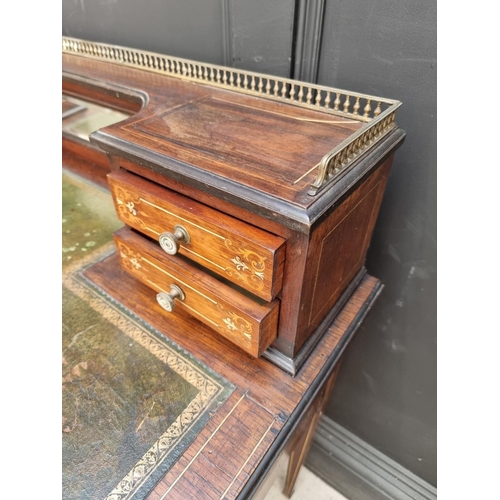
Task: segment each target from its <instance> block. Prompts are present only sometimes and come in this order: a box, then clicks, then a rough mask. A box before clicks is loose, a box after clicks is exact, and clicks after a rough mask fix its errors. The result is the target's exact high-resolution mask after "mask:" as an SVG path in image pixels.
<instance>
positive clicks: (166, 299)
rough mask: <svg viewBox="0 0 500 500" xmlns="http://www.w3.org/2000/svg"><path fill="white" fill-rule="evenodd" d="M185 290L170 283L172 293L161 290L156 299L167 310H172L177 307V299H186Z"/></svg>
mask: <svg viewBox="0 0 500 500" xmlns="http://www.w3.org/2000/svg"><path fill="white" fill-rule="evenodd" d="M185 297H186V296H185V295H184V292H183V291H182V289H181V288H180V287H178V286H177V285H170V293H166V292H160V293H159V294H158V295H157V296H156V301H157V302H158V304H160V306H161V307H163V309H165V311H168V312H172V311H173V310H174V307H175V299H179V300H184V299H185Z"/></svg>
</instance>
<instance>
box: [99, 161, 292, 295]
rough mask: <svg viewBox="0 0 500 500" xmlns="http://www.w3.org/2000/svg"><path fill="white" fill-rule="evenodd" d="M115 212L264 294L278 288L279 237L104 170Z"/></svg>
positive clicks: (170, 248)
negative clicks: (106, 172) (106, 174)
mask: <svg viewBox="0 0 500 500" xmlns="http://www.w3.org/2000/svg"><path fill="white" fill-rule="evenodd" d="M108 180H109V185H110V188H111V193H112V196H113V200H114V203H115V207H116V211H117V213H118V217H120V219H121V220H122V221H123V222H124V223H125V224H127V225H129V226H131V227H133V228H134V229H137V230H138V231H140V232H142V233H144V234H146V235H147V236H149V237H151V238H153V239H155V240H156V241H158V242H159V243H160V245H161V247H162V248H163V250H164V251H165V252H166V253H168V254H170V255H175V254H176V253H180V254H182V255H185V256H186V257H188V258H189V259H191V260H193V261H195V262H197V263H199V264H201V265H202V266H204V267H206V268H207V269H210V270H211V271H213V272H215V273H216V274H218V275H220V276H222V277H224V278H226V279H228V280H229V281H232V282H233V283H235V284H237V285H239V286H241V287H242V288H244V289H245V290H248V291H249V292H252V293H253V294H255V295H257V296H258V297H261V298H263V299H264V300H268V301H269V300H272V299H273V298H274V297H276V295H277V294H278V293H279V291H280V290H281V285H282V281H283V264H284V258H285V241H284V240H283V239H282V238H280V237H278V236H275V235H273V234H269V233H267V232H266V231H263V230H262V229H259V228H256V227H254V226H251V225H249V224H247V223H245V222H242V221H240V220H238V219H235V218H233V217H231V216H229V215H226V214H223V213H221V212H219V211H217V210H214V209H213V208H210V207H207V206H206V205H202V204H201V203H198V202H196V201H194V200H192V199H190V198H187V197H185V196H183V195H180V194H178V193H175V192H173V191H170V190H169V189H167V188H165V187H163V186H158V185H157V184H154V183H153V182H150V181H148V180H145V179H143V178H142V177H139V176H136V175H135V174H131V173H128V172H126V171H124V170H119V171H117V172H112V173H111V174H108Z"/></svg>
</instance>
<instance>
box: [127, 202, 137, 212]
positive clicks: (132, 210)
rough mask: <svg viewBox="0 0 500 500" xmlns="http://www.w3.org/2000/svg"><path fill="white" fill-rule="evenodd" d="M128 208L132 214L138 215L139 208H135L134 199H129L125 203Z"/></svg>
mask: <svg viewBox="0 0 500 500" xmlns="http://www.w3.org/2000/svg"><path fill="white" fill-rule="evenodd" d="M125 206H126V207H127V208H128V211H129V212H130V213H131V214H132V215H137V210H136V209H135V208H134V207H135V205H134V202H133V201H129V202H128V203H127V204H126V205H125Z"/></svg>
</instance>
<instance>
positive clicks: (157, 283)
mask: <svg viewBox="0 0 500 500" xmlns="http://www.w3.org/2000/svg"><path fill="white" fill-rule="evenodd" d="M114 240H115V244H116V247H117V252H118V255H119V256H120V262H121V264H122V266H123V268H124V269H126V270H127V271H128V272H129V273H130V274H132V275H133V276H135V277H136V278H137V279H139V280H140V281H141V282H143V283H144V284H145V285H147V286H149V287H150V288H152V289H153V290H155V291H156V292H157V296H156V298H157V301H158V303H159V304H160V305H161V306H162V307H163V309H164V310H165V311H166V314H168V313H171V314H176V313H177V311H178V310H184V311H186V312H187V313H189V314H191V315H192V316H194V317H196V318H197V319H199V320H200V321H202V322H203V323H205V324H206V325H208V326H210V327H211V328H213V329H214V330H216V331H217V332H218V333H219V334H221V335H223V336H224V337H226V338H227V339H229V340H230V341H231V342H233V343H234V344H236V345H238V346H239V347H241V348H242V349H243V350H245V351H246V352H248V353H249V354H251V355H253V356H254V357H258V356H260V355H261V354H262V352H263V351H264V350H265V349H266V348H267V347H268V346H269V345H270V344H271V342H272V341H273V340H274V339H275V338H276V335H277V327H278V315H279V300H278V299H275V300H273V301H272V302H271V303H267V302H264V301H260V302H262V303H257V302H256V301H254V300H252V299H251V298H249V297H246V296H244V295H243V294H241V293H240V292H238V291H236V290H233V289H232V288H231V287H230V286H228V285H226V284H224V283H221V282H220V281H219V280H218V279H217V278H214V277H212V276H210V275H208V274H207V273H206V272H204V271H203V270H202V269H198V268H196V267H194V266H192V265H191V264H189V263H188V262H186V260H185V259H182V258H180V257H176V256H168V255H166V254H165V253H164V252H163V251H162V250H161V249H160V248H159V247H158V245H156V244H155V243H153V242H151V241H149V240H148V239H146V238H144V237H143V236H141V235H139V234H137V233H135V232H134V231H132V230H131V229H129V228H127V227H125V228H122V229H120V230H119V231H117V232H116V233H115V234H114Z"/></svg>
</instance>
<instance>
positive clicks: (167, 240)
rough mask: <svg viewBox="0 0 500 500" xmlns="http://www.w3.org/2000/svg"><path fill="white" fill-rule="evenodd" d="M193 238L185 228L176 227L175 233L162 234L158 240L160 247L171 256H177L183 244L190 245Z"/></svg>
mask: <svg viewBox="0 0 500 500" xmlns="http://www.w3.org/2000/svg"><path fill="white" fill-rule="evenodd" d="M190 241H191V237H190V236H189V233H188V232H187V230H186V228H185V227H182V226H175V227H174V232H173V233H162V234H160V236H159V238H158V242H159V243H160V246H161V247H162V248H163V250H165V252H166V253H168V254H169V255H175V254H176V253H177V252H178V251H179V246H180V244H181V243H186V244H187V243H189V242H190Z"/></svg>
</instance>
